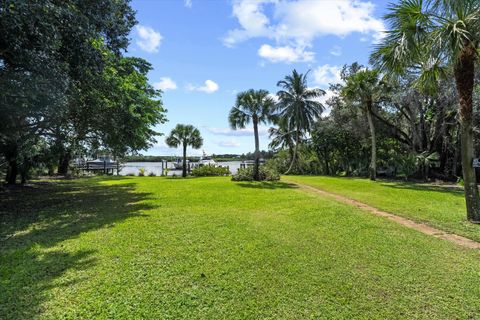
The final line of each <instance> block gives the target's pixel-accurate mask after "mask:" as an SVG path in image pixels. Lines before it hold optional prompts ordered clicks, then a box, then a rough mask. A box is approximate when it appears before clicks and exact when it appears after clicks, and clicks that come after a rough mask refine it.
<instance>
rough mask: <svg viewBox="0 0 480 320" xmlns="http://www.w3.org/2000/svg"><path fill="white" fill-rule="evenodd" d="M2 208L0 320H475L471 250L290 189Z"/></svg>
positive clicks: (56, 190) (479, 262) (477, 281)
mask: <svg viewBox="0 0 480 320" xmlns="http://www.w3.org/2000/svg"><path fill="white" fill-rule="evenodd" d="M312 181H313V180H312ZM359 183H360V182H359ZM391 189H392V190H395V191H396V192H397V193H395V194H397V195H403V194H405V196H403V197H400V196H399V198H403V199H404V201H406V202H407V203H408V204H410V205H412V207H413V208H417V207H416V204H415V203H414V202H412V201H410V199H409V197H410V196H409V194H410V193H411V192H413V191H412V190H409V189H408V188H393V187H392V188H391ZM375 190H376V189H375ZM416 192H420V191H418V190H417V191H416ZM437 193H438V194H439V196H437V198H438V199H441V198H442V197H451V198H452V199H456V201H458V202H459V203H460V204H461V203H462V200H461V198H460V197H459V196H457V195H455V194H449V193H440V192H437ZM437 193H435V192H434V191H425V193H424V194H425V196H424V198H425V199H424V200H425V201H427V198H428V197H429V196H430V195H436V194H437ZM440 195H441V196H440ZM0 201H1V202H0V219H1V220H0V227H1V228H0V318H1V319H35V318H42V319H65V318H68V319H79V318H81V319H94V318H99V319H106V318H109V319H112V318H116V319H224V318H230V319H306V318H324V319H386V318H388V319H475V318H479V317H480V299H479V297H480V252H478V251H475V250H471V249H466V248H462V247H459V246H456V245H454V244H452V243H450V242H447V241H444V240H440V239H436V238H434V237H430V236H426V235H424V234H421V233H419V232H416V231H413V230H410V229H407V228H405V227H402V226H399V225H397V224H395V223H394V222H391V221H388V220H386V219H383V218H380V217H376V216H374V215H370V214H366V213H364V212H361V211H360V210H358V209H356V208H353V207H350V206H347V205H343V204H339V203H337V202H334V201H332V200H329V199H325V198H321V197H319V196H318V195H314V194H310V193H307V192H304V191H301V190H297V189H296V188H295V187H294V186H292V185H290V184H287V183H234V182H231V181H230V180H229V178H223V177H221V178H197V179H186V180H183V179H166V178H159V177H119V178H91V179H83V180H74V181H65V182H61V183H55V184H47V185H42V186H40V187H39V188H36V189H31V190H26V191H24V192H16V191H12V192H9V193H4V194H0ZM445 203H448V202H445Z"/></svg>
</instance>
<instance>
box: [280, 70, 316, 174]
mask: <svg viewBox="0 0 480 320" xmlns="http://www.w3.org/2000/svg"><path fill="white" fill-rule="evenodd" d="M307 75H308V72H307V73H306V74H302V73H298V72H297V70H295V69H294V70H293V72H292V74H291V75H288V76H286V77H285V78H284V80H281V81H278V83H277V86H278V87H281V88H282V89H281V90H280V91H278V93H277V96H278V99H279V102H278V103H277V108H278V116H279V118H280V119H281V121H284V123H285V126H286V128H288V130H289V131H293V132H294V136H295V148H294V150H293V157H292V161H291V163H290V167H289V168H288V170H287V171H286V172H285V174H288V173H289V172H290V171H291V170H292V168H293V166H294V164H295V162H296V160H297V156H298V145H299V144H300V139H301V138H302V136H304V135H305V133H306V132H308V131H310V129H311V127H312V126H313V124H314V122H315V121H316V120H317V119H318V118H319V117H320V115H321V113H322V112H323V111H324V110H325V108H324V106H323V104H322V103H321V102H320V101H318V99H319V98H320V97H321V96H323V95H325V91H323V90H322V89H318V88H309V87H308V85H307Z"/></svg>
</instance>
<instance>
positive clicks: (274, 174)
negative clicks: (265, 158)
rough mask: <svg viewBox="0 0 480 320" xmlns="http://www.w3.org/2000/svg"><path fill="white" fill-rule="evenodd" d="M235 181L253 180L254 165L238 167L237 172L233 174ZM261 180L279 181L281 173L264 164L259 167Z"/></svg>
mask: <svg viewBox="0 0 480 320" xmlns="http://www.w3.org/2000/svg"><path fill="white" fill-rule="evenodd" d="M232 180H233V181H253V166H250V167H246V168H240V169H238V172H237V174H235V175H233V176H232ZM259 180H260V181H278V180H280V174H279V173H278V171H277V170H275V169H274V168H273V167H270V166H267V165H264V166H260V168H259Z"/></svg>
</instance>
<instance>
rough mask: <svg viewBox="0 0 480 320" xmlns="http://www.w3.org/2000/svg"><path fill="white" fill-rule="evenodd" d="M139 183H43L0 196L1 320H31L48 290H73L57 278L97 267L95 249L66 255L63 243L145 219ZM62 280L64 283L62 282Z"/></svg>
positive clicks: (90, 181) (38, 310)
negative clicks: (75, 271) (67, 288)
mask: <svg viewBox="0 0 480 320" xmlns="http://www.w3.org/2000/svg"><path fill="white" fill-rule="evenodd" d="M134 187H135V185H134V184H133V183H128V182H125V183H124V184H119V185H113V186H104V185H100V184H99V181H98V180H96V181H95V180H93V181H92V180H90V179H89V181H87V180H80V181H70V182H66V181H63V182H55V183H39V184H35V185H34V186H33V187H31V188H17V189H12V190H8V191H6V192H2V193H0V315H1V316H0V318H3V317H5V319H33V318H36V317H38V316H39V315H40V314H41V312H42V304H43V303H45V302H46V301H48V290H50V289H52V288H55V287H57V288H58V287H64V286H69V285H71V284H72V282H79V281H82V279H81V278H74V279H71V280H70V281H71V282H70V283H60V282H62V281H60V280H59V278H60V277H61V276H62V275H63V274H64V273H66V272H67V271H69V270H86V269H88V268H91V267H92V266H94V265H95V263H96V261H95V253H96V252H95V251H94V250H75V251H72V250H70V251H67V250H63V249H62V248H59V246H58V244H59V243H60V242H62V241H65V240H68V239H72V238H76V237H78V236H79V235H80V234H81V233H83V232H88V231H92V230H96V229H100V228H106V227H111V226H113V225H114V224H115V223H118V222H121V221H123V220H125V219H127V218H131V217H139V216H142V214H141V212H140V211H141V210H148V209H151V208H152V205H150V204H147V203H144V202H143V200H147V199H148V196H149V194H148V193H138V192H133V191H134ZM62 280H63V279H62Z"/></svg>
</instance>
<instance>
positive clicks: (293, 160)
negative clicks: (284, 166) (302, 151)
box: [285, 129, 300, 174]
mask: <svg viewBox="0 0 480 320" xmlns="http://www.w3.org/2000/svg"><path fill="white" fill-rule="evenodd" d="M299 143H300V131H299V130H298V129H297V132H296V137H295V148H294V149H293V157H292V162H291V163H290V167H289V168H288V170H287V171H286V172H285V174H289V173H290V171H291V170H292V168H293V164H294V163H295V161H296V159H297V153H298V144H299Z"/></svg>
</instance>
